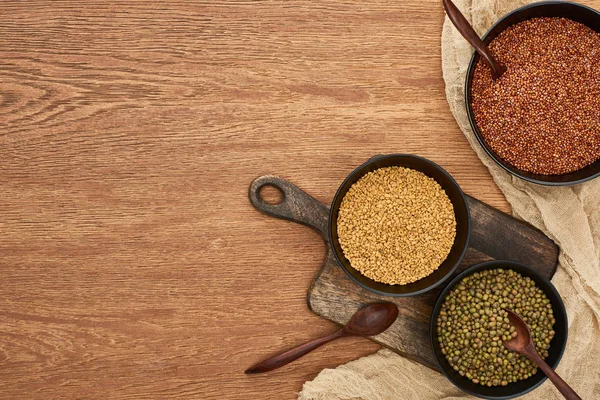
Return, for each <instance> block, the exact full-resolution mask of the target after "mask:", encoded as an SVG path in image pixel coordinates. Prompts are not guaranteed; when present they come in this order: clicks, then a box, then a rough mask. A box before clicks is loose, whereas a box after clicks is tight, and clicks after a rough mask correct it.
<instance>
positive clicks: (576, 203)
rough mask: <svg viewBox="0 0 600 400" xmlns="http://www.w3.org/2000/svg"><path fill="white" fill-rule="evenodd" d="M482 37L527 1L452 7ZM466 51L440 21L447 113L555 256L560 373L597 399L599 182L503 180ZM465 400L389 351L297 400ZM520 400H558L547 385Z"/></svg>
mask: <svg viewBox="0 0 600 400" xmlns="http://www.w3.org/2000/svg"><path fill="white" fill-rule="evenodd" d="M454 2H455V3H456V5H457V6H458V7H459V8H460V9H461V11H463V13H464V14H465V16H466V17H467V19H469V20H470V21H471V23H472V24H473V26H474V27H475V30H476V31H477V32H478V33H479V34H480V35H482V34H483V33H485V31H486V30H487V29H488V28H489V27H490V26H491V25H492V24H493V23H494V22H495V21H496V20H497V19H498V18H499V17H501V16H503V15H504V14H506V13H507V12H509V11H511V10H513V9H515V8H517V7H520V6H522V5H524V4H527V3H530V2H531V1H522V0H502V1H499V0H455V1H454ZM471 54H472V49H471V47H470V46H469V45H468V44H467V42H466V41H465V40H464V39H463V38H462V37H461V36H460V34H459V33H458V32H457V31H456V30H455V29H454V27H453V26H452V24H451V23H450V21H449V20H448V19H447V18H446V21H445V22H444V27H443V32H442V69H443V75H444V81H445V83H446V96H447V98H448V104H449V105H450V109H451V111H452V113H453V114H454V117H455V118H456V121H457V122H458V125H459V126H460V128H461V130H462V131H463V132H464V134H465V136H466V137H467V139H468V140H469V142H470V143H471V146H472V147H473V149H474V150H475V151H476V152H477V154H478V155H479V157H480V158H481V160H482V162H483V163H484V164H485V165H486V166H487V167H488V168H489V170H490V172H491V174H492V176H493V178H494V180H495V182H496V183H497V184H498V186H499V187H500V189H501V190H502V191H503V193H504V194H505V196H506V198H507V199H508V201H509V203H510V204H511V206H512V210H513V213H514V215H515V216H517V217H518V218H522V219H524V220H526V221H528V222H529V223H531V224H532V225H534V226H536V227H538V228H539V229H541V230H542V231H544V232H545V233H546V234H547V235H548V236H549V237H551V238H552V239H553V240H554V241H555V242H556V243H557V244H558V245H559V246H560V249H561V254H560V266H559V268H558V271H557V272H556V275H555V276H554V278H553V280H552V282H553V283H554V285H555V286H556V288H557V289H558V291H559V292H560V294H561V296H562V298H563V299H564V302H565V306H566V308H567V313H568V317H569V341H568V343H567V348H566V351H565V354H564V356H563V358H562V361H561V363H560V365H559V368H558V372H559V374H561V375H562V376H563V378H564V379H565V380H566V381H567V382H569V383H570V384H571V386H572V387H573V388H574V389H575V390H576V391H577V392H578V393H579V394H580V395H581V397H582V398H583V399H593V400H596V399H600V330H599V326H598V317H599V316H600V267H599V263H600V179H596V180H595V181H592V182H588V183H584V184H581V185H577V186H573V187H558V188H557V187H544V186H539V185H534V184H529V183H526V182H524V181H522V180H520V179H517V178H513V177H511V175H509V174H507V173H506V172H504V171H503V170H502V169H501V168H499V167H498V166H497V165H496V164H494V163H493V161H492V160H491V159H489V157H487V156H486V155H485V154H484V152H483V150H482V149H481V148H480V146H479V144H478V143H477V142H476V139H475V137H474V135H473V132H472V130H471V128H470V126H469V121H468V119H467V113H466V111H465V104H464V79H465V74H466V69H467V65H468V62H469V59H470V57H471ZM463 398H464V399H466V398H470V396H468V395H466V394H464V393H463V392H461V391H460V390H458V389H456V388H455V387H454V386H453V385H452V384H451V383H450V382H449V381H448V380H446V378H445V377H444V376H442V375H441V374H439V373H437V372H435V371H433V370H431V369H429V368H426V367H424V366H422V365H420V364H417V363H414V362H412V361H410V360H407V359H405V358H403V357H400V356H398V355H396V354H395V353H392V352H391V351H389V350H381V351H379V352H378V353H376V354H373V355H371V356H368V357H364V358H362V359H359V360H356V361H353V362H350V363H348V364H346V365H342V366H340V367H338V368H336V369H326V370H324V371H322V372H321V373H320V374H319V375H318V376H317V377H316V378H315V379H314V380H313V381H309V382H307V383H305V384H304V387H303V389H302V392H301V393H300V395H299V399H301V400H317V399H319V400H330V399H352V400H359V399H362V400H375V399H377V400H384V399H386V400H387V399H463ZM523 398H524V399H544V400H551V399H560V398H562V397H561V396H560V394H559V393H558V391H557V390H556V389H555V388H554V387H553V385H552V383H550V382H549V381H546V382H545V383H544V384H543V385H542V386H541V387H539V388H538V389H536V390H534V391H533V392H531V393H530V394H528V395H526V396H524V397H523Z"/></svg>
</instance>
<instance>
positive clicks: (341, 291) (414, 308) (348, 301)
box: [249, 175, 558, 370]
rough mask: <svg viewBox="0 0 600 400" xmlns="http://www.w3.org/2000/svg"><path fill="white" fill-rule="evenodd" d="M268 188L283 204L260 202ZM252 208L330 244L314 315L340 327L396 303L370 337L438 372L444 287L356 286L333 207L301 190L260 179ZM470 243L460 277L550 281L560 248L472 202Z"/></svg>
mask: <svg viewBox="0 0 600 400" xmlns="http://www.w3.org/2000/svg"><path fill="white" fill-rule="evenodd" d="M264 186H273V187H275V188H277V189H278V190H279V191H280V192H281V193H282V195H283V196H282V201H281V202H280V203H279V204H276V205H271V204H268V203H266V202H264V201H263V200H262V199H261V198H260V194H259V191H260V189H261V188H262V187H264ZM249 197H250V202H251V203H252V204H253V205H254V207H256V208H257V209H258V210H259V211H261V212H263V213H265V214H268V215H271V216H273V217H277V218H283V219H287V220H290V221H295V222H298V223H301V224H304V225H307V226H310V227H311V228H313V229H315V230H316V231H317V232H319V234H320V235H321V237H322V238H323V240H324V241H325V247H326V255H325V261H324V263H323V265H322V266H321V269H320V270H319V272H318V273H317V277H316V278H315V281H314V282H313V284H312V286H311V287H310V289H309V291H308V296H307V303H308V307H309V308H310V310H311V311H312V312H314V313H316V314H318V315H320V316H322V317H324V318H327V319H329V320H331V321H334V322H337V323H339V324H345V323H346V322H347V321H348V320H349V319H350V317H351V316H352V314H354V313H355V312H356V311H357V310H358V309H360V308H361V307H363V306H364V305H366V304H368V303H372V302H375V301H391V302H393V303H395V304H396V305H397V306H398V309H399V310H400V314H399V317H398V319H397V320H396V322H395V323H394V324H393V325H392V326H391V327H390V328H389V329H388V330H387V331H385V332H384V333H382V334H380V335H377V336H373V337H371V339H372V340H374V341H375V342H377V343H379V344H381V345H383V346H385V347H387V348H389V349H391V350H393V351H395V352H397V353H399V354H401V355H403V356H405V357H408V358H410V359H412V360H415V361H417V362H420V363H421V364H423V365H426V366H428V367H430V368H433V369H436V370H439V367H438V365H437V362H436V361H435V358H434V355H433V351H432V350H431V346H430V341H429V320H430V315H431V310H432V308H433V305H434V304H435V301H436V299H437V297H438V295H439V294H440V292H441V291H442V290H443V288H444V286H445V284H447V283H448V282H450V280H451V279H448V280H447V281H446V282H445V283H443V284H441V285H440V286H438V287H437V288H435V289H433V290H431V291H429V292H427V293H425V294H422V295H418V296H414V297H401V298H394V297H387V296H381V295H377V294H374V293H371V292H369V291H367V290H365V289H363V288H361V287H360V286H358V285H357V284H355V283H354V282H353V281H352V280H350V278H348V276H347V275H346V273H345V272H344V271H343V270H342V268H341V267H339V266H338V264H337V262H336V261H335V258H334V256H333V253H332V252H331V248H330V246H329V240H328V233H327V229H328V217H329V206H327V205H325V204H323V203H321V202H319V201H317V200H316V199H314V198H313V197H311V196H310V195H308V194H307V193H305V192H304V191H302V190H301V189H299V188H298V187H296V186H294V185H293V184H291V183H289V182H287V181H286V180H284V179H282V178H279V177H277V176H274V175H265V176H261V177H259V178H257V179H256V180H255V181H254V182H252V185H251V186H250V191H249ZM466 197H467V203H468V205H469V209H470V211H471V238H470V242H469V248H468V250H467V253H466V255H465V258H464V259H463V261H462V263H461V264H460V266H459V267H458V268H457V270H456V272H455V275H456V274H458V273H460V272H461V271H463V270H464V269H466V268H468V267H470V266H472V265H474V264H477V263H479V262H483V261H488V260H494V259H496V260H497V259H504V260H512V261H517V262H520V263H523V264H525V265H528V266H530V267H532V268H535V269H537V270H538V271H539V272H540V273H541V274H542V275H543V276H545V277H547V278H549V279H550V278H551V277H552V276H553V275H554V272H555V271H556V265H557V263H558V247H557V246H556V245H555V244H554V242H552V240H550V239H549V238H548V237H546V236H545V235H544V234H543V233H542V232H540V231H539V230H537V229H535V228H533V227H532V226H530V225H528V224H526V223H524V222H522V221H519V220H517V219H515V218H513V217H511V216H509V215H507V214H505V213H503V212H501V211H498V210H496V209H495V208H492V207H490V206H488V205H486V204H484V203H482V202H480V201H479V200H476V199H474V198H472V197H470V196H468V195H467V196H466Z"/></svg>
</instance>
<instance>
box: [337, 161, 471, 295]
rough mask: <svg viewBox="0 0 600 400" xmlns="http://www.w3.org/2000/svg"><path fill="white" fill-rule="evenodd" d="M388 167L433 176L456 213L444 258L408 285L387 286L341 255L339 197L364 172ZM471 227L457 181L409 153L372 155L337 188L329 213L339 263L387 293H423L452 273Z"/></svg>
mask: <svg viewBox="0 0 600 400" xmlns="http://www.w3.org/2000/svg"><path fill="white" fill-rule="evenodd" d="M391 166H399V167H406V168H411V169H414V170H417V171H421V172H423V173H424V174H425V175H427V176H429V177H431V178H433V179H435V180H436V182H438V183H439V184H440V185H441V186H442V188H443V189H444V190H445V191H446V194H447V195H448V197H449V198H450V201H451V202H452V205H453V206H454V214H455V216H456V239H455V240H454V245H453V246H452V249H451V250H450V254H449V255H448V257H447V258H446V260H445V261H444V262H443V263H442V264H441V265H440V266H439V268H438V269H437V270H436V271H435V272H433V273H432V274H431V275H429V276H427V277H425V278H423V279H420V280H418V281H416V282H413V283H409V284H407V285H387V284H385V283H381V282H377V281H374V280H372V279H370V278H367V277H366V276H364V275H362V274H361V273H360V272H359V271H357V270H355V269H354V268H352V266H351V265H350V262H349V261H348V259H346V257H345V256H344V252H343V250H342V248H341V246H340V243H339V240H338V234H337V219H338V212H339V208H340V204H341V202H342V199H343V198H344V196H345V195H346V193H347V192H348V189H350V187H351V186H352V185H353V184H354V183H355V182H356V181H358V180H359V179H360V178H361V177H363V176H364V175H366V174H367V173H369V172H371V171H374V170H376V169H378V168H382V167H391ZM470 229H471V221H470V218H469V208H468V207H467V202H466V199H465V196H464V194H463V192H462V190H461V189H460V187H459V186H458V184H457V183H456V181H455V180H454V179H453V178H452V177H451V176H450V175H449V174H448V173H447V172H446V171H445V170H444V169H442V167H440V166H439V165H437V164H435V163H433V162H432V161H429V160H427V159H425V158H422V157H417V156H413V155H408V154H391V155H385V156H377V157H373V158H371V159H370V160H369V161H367V162H366V163H364V164H363V165H361V166H360V167H358V168H356V169H355V170H354V171H353V172H352V173H351V174H350V175H349V176H348V177H347V178H346V180H345V181H344V182H343V183H342V185H341V186H340V187H339V189H338V191H337V193H336V194H335V197H334V198H333V203H332V205H331V210H330V213H329V239H330V243H331V247H332V249H333V253H334V254H335V257H336V259H337V261H338V263H339V264H340V265H341V266H342V268H343V269H344V271H346V273H347V274H348V275H349V276H350V278H352V279H353V280H354V281H355V282H356V283H358V284H359V285H361V286H362V287H364V288H365V289H367V290H370V291H372V292H375V293H378V294H383V295H386V296H412V295H416V294H419V293H423V292H425V291H427V290H429V289H432V288H434V287H435V286H437V285H438V284H440V283H442V282H443V281H444V280H445V279H446V278H448V277H449V276H450V275H451V274H452V272H454V270H455V269H456V267H457V266H458V264H460V261H461V260H462V258H463V256H464V254H465V252H466V250H467V246H468V243H469V234H470Z"/></svg>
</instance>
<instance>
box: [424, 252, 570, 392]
mask: <svg viewBox="0 0 600 400" xmlns="http://www.w3.org/2000/svg"><path fill="white" fill-rule="evenodd" d="M495 265H497V268H502V269H511V268H510V266H511V265H512V266H518V267H519V268H522V269H525V270H526V271H528V273H529V274H531V275H534V276H535V277H536V278H538V279H540V280H543V281H545V282H546V283H547V284H548V287H549V288H550V291H551V292H552V293H553V294H554V296H555V297H556V298H557V299H558V301H557V302H555V303H553V304H555V305H556V307H557V308H559V309H561V310H562V311H563V316H564V318H563V319H562V321H560V323H562V324H563V326H564V329H565V340H564V341H563V342H562V343H561V344H560V348H559V352H558V358H557V359H556V362H555V363H554V364H553V365H550V366H551V367H552V369H556V367H557V366H558V365H559V364H560V360H561V359H562V357H563V354H564V352H565V348H566V346H567V341H568V340H569V321H568V316H567V309H566V307H565V303H564V301H563V299H562V297H561V296H560V293H558V290H556V287H554V285H553V284H552V282H551V281H550V280H549V279H547V278H546V277H544V276H542V275H541V274H540V273H539V272H538V271H536V270H535V269H533V268H532V267H529V266H527V265H525V264H521V263H519V262H516V261H511V260H490V261H484V262H481V263H478V264H475V265H472V266H470V267H469V268H467V269H465V270H464V271H463V272H461V273H460V274H458V275H457V276H455V277H454V278H453V279H452V280H451V281H450V282H449V283H448V285H446V287H445V288H444V290H443V291H442V292H441V293H440V295H439V297H438V298H437V300H436V301H435V305H434V306H433V309H432V311H431V319H430V321H429V339H430V344H431V350H432V351H433V355H434V357H435V360H436V361H437V363H438V366H439V367H440V371H441V372H442V374H443V375H444V376H445V377H446V379H448V380H449V381H450V382H452V384H453V385H454V386H456V387H457V388H459V389H460V390H462V391H463V392H465V393H468V394H470V395H472V396H476V397H479V398H482V399H489V400H508V399H513V398H515V397H519V396H523V395H525V394H527V393H529V392H531V391H533V390H535V389H536V388H538V387H539V386H540V385H541V384H542V383H544V382H545V381H546V379H548V377H547V376H546V375H545V374H544V376H543V377H542V379H540V381H539V382H537V383H535V384H533V385H531V386H530V387H528V388H526V389H524V390H522V391H520V392H518V393H515V394H514V395H508V396H488V395H483V394H481V393H476V392H474V391H472V390H470V389H467V388H464V387H463V386H461V385H460V384H459V383H457V382H455V380H454V379H451V378H450V376H448V372H447V371H446V369H444V367H443V365H442V363H441V361H440V357H439V356H438V353H437V352H436V351H435V350H434V349H435V344H436V343H437V337H436V334H435V330H434V325H435V322H436V319H437V317H438V315H439V312H440V308H441V306H442V302H443V300H444V299H445V298H446V296H447V295H448V292H449V291H450V290H451V289H452V288H453V287H454V286H456V285H457V284H458V283H459V282H460V281H461V280H462V279H463V278H464V277H466V276H468V275H472V274H473V273H475V272H478V271H479V270H482V269H484V268H485V269H488V267H490V266H495ZM560 323H559V321H558V319H557V321H556V323H555V326H558V325H559V324H560Z"/></svg>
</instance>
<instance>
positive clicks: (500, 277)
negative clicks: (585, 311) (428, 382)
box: [430, 260, 568, 399]
mask: <svg viewBox="0 0 600 400" xmlns="http://www.w3.org/2000/svg"><path fill="white" fill-rule="evenodd" d="M505 309H509V310H512V311H514V312H515V313H517V314H518V315H519V316H521V318H523V320H524V321H525V322H526V323H527V325H528V326H529V329H530V331H531V334H532V338H533V341H534V345H535V347H536V349H537V351H538V353H539V354H540V356H541V357H542V358H544V359H545V360H546V362H547V363H548V364H549V365H550V366H551V367H552V368H554V369H555V368H556V367H557V366H558V363H559V361H560V359H561V357H562V354H563V352H564V349H565V345H566V342H567V330H568V324H567V313H566V310H565V306H564V304H563V301H562V299H561V298H560V295H559V294H558V292H557V291H556V289H555V288H554V286H553V285H552V283H550V281H549V280H548V279H546V278H545V277H543V276H542V275H541V274H539V273H538V272H537V271H536V270H534V269H532V268H530V267H527V266H525V265H523V264H519V263H517V262H514V261H503V260H495V261H488V262H484V263H481V264H477V265H475V266H472V267H470V268H468V269H466V270H465V271H463V272H462V273H461V274H459V275H458V276H457V277H456V278H454V279H453V280H452V281H451V282H450V283H449V284H448V286H446V288H445V289H444V291H443V292H442V293H441V295H440V297H439V298H438V300H437V302H436V305H435V307H434V309H433V312H432V316H431V325H430V335H431V343H432V347H433V351H434V354H435V357H436V359H437V361H438V363H439V365H440V369H441V370H442V372H443V373H444V374H445V375H446V377H447V378H448V379H449V380H450V381H451V382H452V383H453V384H454V385H456V386H457V387H459V388H460V389H462V390H464V391H465V392H467V393H469V394H472V395H474V396H478V397H481V398H484V399H511V398H514V397H518V396H521V395H523V394H525V393H528V392H530V391H532V390H533V389H535V388H536V387H538V386H539V385H541V384H542V382H543V381H544V380H545V379H546V375H544V373H543V372H542V371H541V370H538V368H537V367H536V366H535V365H534V364H533V363H532V362H531V361H529V360H528V359H527V358H525V357H524V356H521V355H519V354H517V353H515V352H513V351H511V350H508V349H507V348H505V347H504V346H503V344H502V342H503V341H506V340H509V339H510V338H511V337H514V336H515V335H516V332H515V329H514V327H512V326H511V325H510V323H509V320H508V318H507V313H506V311H505Z"/></svg>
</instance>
